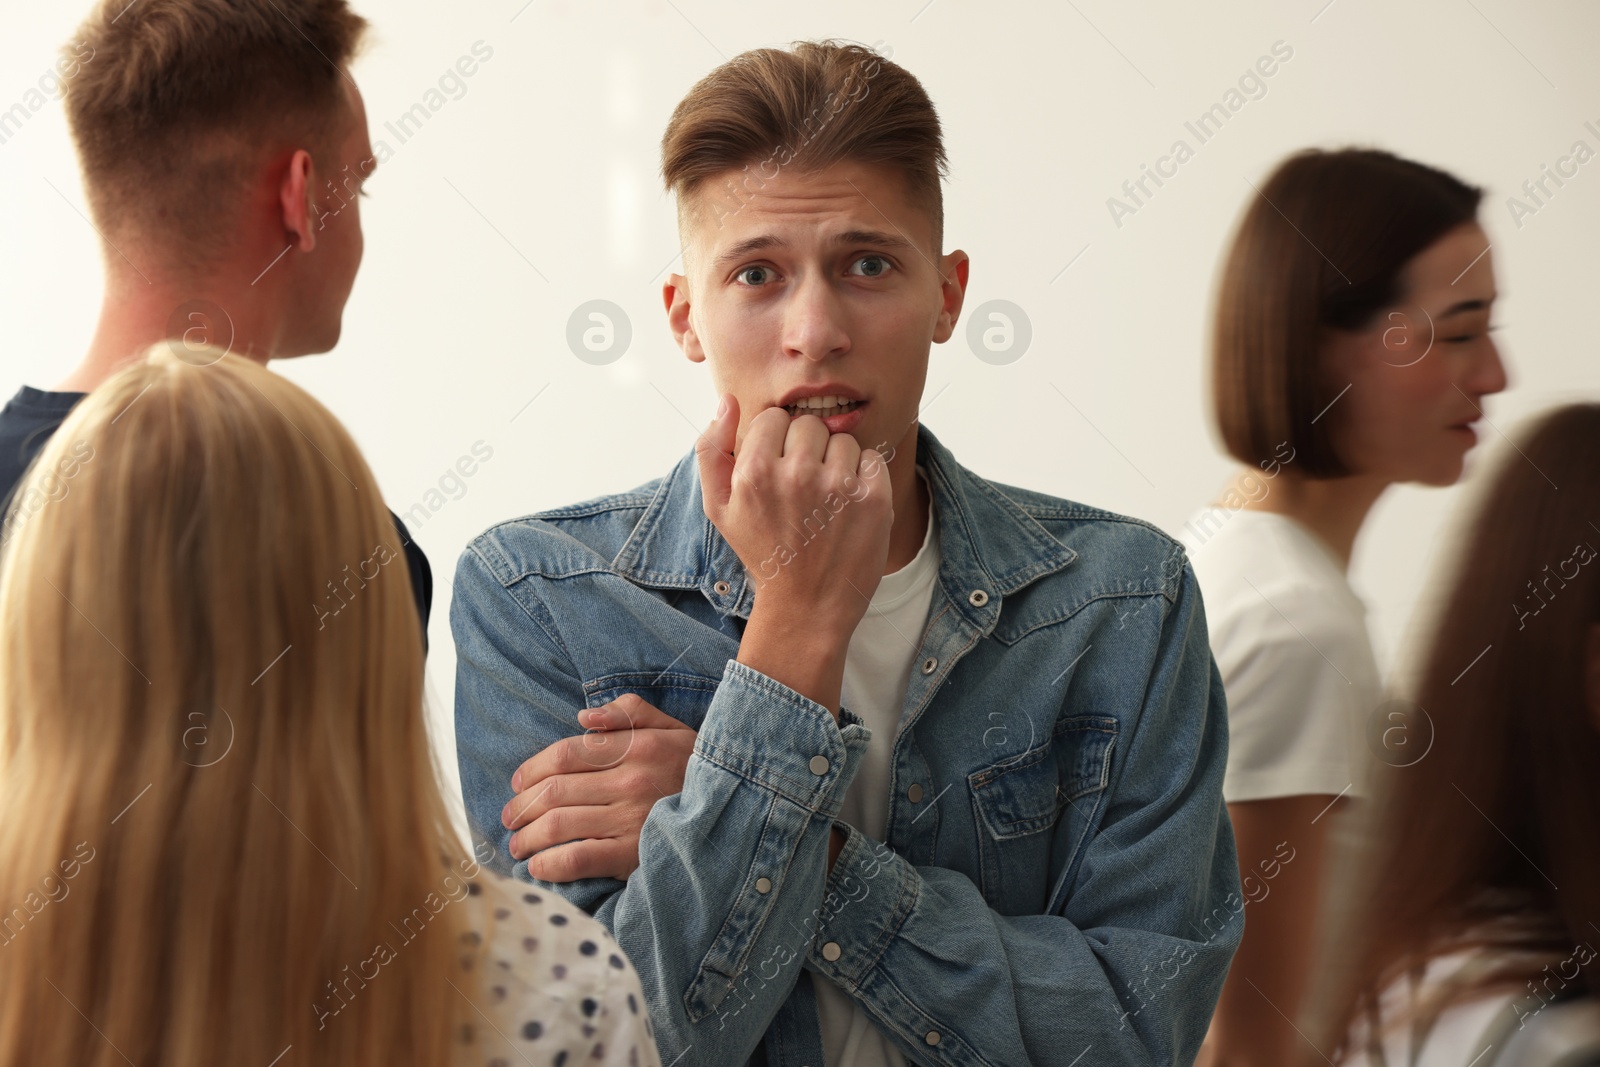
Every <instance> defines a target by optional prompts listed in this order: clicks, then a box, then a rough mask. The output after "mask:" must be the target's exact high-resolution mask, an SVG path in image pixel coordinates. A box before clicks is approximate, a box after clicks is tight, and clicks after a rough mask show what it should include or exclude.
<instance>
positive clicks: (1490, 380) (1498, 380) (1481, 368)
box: [1466, 337, 1511, 396]
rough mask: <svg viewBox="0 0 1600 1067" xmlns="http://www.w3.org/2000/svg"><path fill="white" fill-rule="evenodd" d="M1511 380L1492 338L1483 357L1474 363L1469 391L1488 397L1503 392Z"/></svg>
mask: <svg viewBox="0 0 1600 1067" xmlns="http://www.w3.org/2000/svg"><path fill="white" fill-rule="evenodd" d="M1510 380H1511V378H1510V375H1509V374H1508V373H1507V372H1506V365H1505V363H1504V361H1502V360H1501V358H1500V349H1499V347H1498V346H1497V345H1496V344H1495V343H1494V339H1493V338H1492V337H1491V338H1489V340H1488V343H1487V344H1486V345H1484V354H1483V356H1482V357H1481V358H1480V359H1478V360H1476V361H1474V363H1473V366H1472V370H1471V372H1470V373H1469V375H1468V377H1467V382H1466V385H1467V391H1468V392H1470V393H1472V394H1474V395H1476V396H1488V395H1489V394H1490V393H1498V392H1502V391H1503V390H1504V389H1505V387H1506V386H1507V385H1508V384H1509V383H1510Z"/></svg>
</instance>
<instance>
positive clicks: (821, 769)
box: [809, 756, 828, 774]
mask: <svg viewBox="0 0 1600 1067" xmlns="http://www.w3.org/2000/svg"><path fill="white" fill-rule="evenodd" d="M809 766H810V767H811V773H812V774H827V773H828V757H827V756H812V757H811V763H810V764H809Z"/></svg>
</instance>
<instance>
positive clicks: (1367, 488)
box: [1244, 471, 1389, 571]
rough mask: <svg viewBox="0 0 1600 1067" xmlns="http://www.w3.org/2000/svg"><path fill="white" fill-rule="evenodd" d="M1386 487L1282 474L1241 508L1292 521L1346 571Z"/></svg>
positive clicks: (1359, 478) (1376, 481)
mask: <svg viewBox="0 0 1600 1067" xmlns="http://www.w3.org/2000/svg"><path fill="white" fill-rule="evenodd" d="M1388 487H1389V482H1387V481H1385V480H1383V479H1381V478H1376V477H1368V476H1363V475H1353V476H1351V477H1347V478H1302V477H1297V476H1295V475H1292V474H1290V473H1289V472H1288V471H1284V472H1283V473H1282V474H1280V475H1279V477H1278V480H1277V481H1275V482H1274V483H1272V488H1271V491H1270V492H1268V493H1267V495H1266V496H1264V497H1262V498H1261V499H1260V500H1253V501H1250V502H1248V503H1246V504H1245V505H1244V508H1245V510H1247V511H1270V512H1272V513H1274V514H1277V515H1287V516H1288V517H1289V518H1291V519H1294V520H1296V521H1297V522H1299V523H1300V524H1301V525H1303V526H1305V527H1306V528H1308V529H1309V530H1310V531H1311V532H1312V533H1313V534H1315V535H1316V536H1317V537H1318V538H1319V539H1321V541H1322V542H1323V543H1324V544H1326V545H1327V546H1328V548H1329V550H1330V551H1332V552H1333V554H1334V556H1335V557H1336V558H1337V559H1338V560H1339V562H1340V564H1341V565H1342V566H1343V567H1344V569H1345V570H1346V571H1348V570H1349V569H1350V556H1351V554H1352V551H1353V550H1354V548H1355V541H1356V535H1357V534H1359V533H1360V532H1361V526H1362V524H1363V523H1364V522H1366V521H1367V515H1368V514H1369V513H1370V512H1371V511H1372V505H1373V504H1375V503H1377V501H1378V497H1379V496H1381V495H1382V494H1383V491H1384V490H1385V489H1387V488H1388Z"/></svg>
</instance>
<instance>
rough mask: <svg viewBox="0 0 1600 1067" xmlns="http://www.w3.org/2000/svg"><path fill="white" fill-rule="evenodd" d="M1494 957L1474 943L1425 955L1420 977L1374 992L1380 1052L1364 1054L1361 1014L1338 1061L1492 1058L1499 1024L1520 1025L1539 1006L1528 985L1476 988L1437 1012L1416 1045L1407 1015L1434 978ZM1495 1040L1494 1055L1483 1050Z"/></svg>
mask: <svg viewBox="0 0 1600 1067" xmlns="http://www.w3.org/2000/svg"><path fill="white" fill-rule="evenodd" d="M1494 959H1495V957H1491V956H1484V955H1483V954H1482V953H1481V952H1480V951H1479V950H1475V949H1467V950H1462V951H1456V952H1451V953H1448V954H1446V955H1441V956H1435V957H1434V958H1433V959H1431V960H1429V961H1428V965H1427V967H1426V968H1425V969H1424V971H1423V973H1422V976H1421V980H1420V981H1417V982H1413V981H1411V980H1410V979H1408V978H1404V977H1402V978H1400V979H1397V980H1396V981H1395V982H1394V983H1393V984H1392V985H1390V986H1389V987H1388V988H1387V989H1385V990H1384V991H1383V994H1382V996H1381V997H1379V1010H1380V1012H1381V1014H1382V1022H1380V1026H1381V1028H1382V1029H1383V1030H1384V1031H1385V1033H1384V1035H1383V1039H1382V1042H1381V1044H1380V1047H1381V1048H1382V1049H1383V1058H1382V1059H1374V1058H1372V1057H1370V1056H1369V1055H1368V1054H1367V1051H1366V1049H1367V1042H1368V1035H1369V1033H1370V1028H1369V1026H1368V1023H1367V1022H1366V1021H1365V1020H1360V1021H1357V1022H1356V1023H1355V1025H1353V1026H1352V1027H1351V1029H1350V1036H1351V1041H1352V1052H1353V1055H1352V1056H1350V1057H1349V1058H1347V1059H1345V1060H1343V1061H1341V1064H1340V1067H1467V1065H1468V1064H1473V1065H1476V1067H1481V1065H1482V1064H1485V1063H1494V1062H1497V1058H1496V1057H1497V1056H1498V1055H1499V1051H1500V1050H1503V1048H1504V1045H1505V1042H1504V1040H1503V1032H1504V1030H1505V1029H1506V1028H1507V1027H1518V1028H1520V1026H1524V1025H1526V1024H1527V1023H1528V1022H1529V1021H1530V1020H1533V1019H1535V1018H1537V1017H1538V1016H1539V1015H1540V1014H1541V1013H1542V1011H1543V1010H1544V1007H1543V1002H1542V1001H1541V1000H1540V999H1539V998H1538V997H1536V996H1535V995H1534V994H1533V993H1530V992H1528V991H1527V990H1522V991H1511V992H1506V991H1505V990H1504V989H1501V990H1498V991H1490V992H1477V993H1475V994H1473V995H1471V996H1469V997H1466V998H1464V999H1462V1000H1461V1001H1460V1002H1459V1003H1456V1004H1453V1005H1451V1006H1450V1007H1448V1008H1446V1009H1445V1010H1444V1011H1442V1012H1440V1013H1439V1017H1438V1019H1437V1020H1435V1022H1434V1024H1433V1027H1432V1028H1431V1029H1430V1030H1428V1032H1427V1033H1426V1034H1425V1035H1423V1037H1422V1042H1421V1044H1420V1046H1418V1045H1414V1044H1413V1040H1412V1035H1411V1029H1412V1028H1411V1025H1410V1021H1409V1020H1410V1019H1411V1017H1412V1014H1413V1012H1414V1009H1415V1007H1416V1006H1417V1005H1418V1004H1419V1003H1420V1002H1421V1001H1422V1000H1423V999H1424V998H1426V997H1427V996H1428V995H1429V994H1431V993H1432V992H1433V991H1434V988H1435V987H1436V986H1437V984H1438V983H1440V982H1442V981H1445V980H1447V979H1450V978H1452V977H1457V976H1458V972H1460V971H1461V969H1462V967H1463V966H1465V965H1466V964H1467V963H1468V962H1469V961H1470V962H1472V963H1473V964H1474V965H1478V964H1482V963H1485V962H1490V961H1492V960H1494ZM1496 1044H1499V1045H1500V1050H1496V1055H1495V1056H1486V1055H1485V1054H1486V1053H1487V1052H1489V1051H1490V1050H1491V1049H1490V1048H1486V1047H1485V1046H1490V1047H1493V1046H1495V1045H1496ZM1541 1062H1543V1061H1541Z"/></svg>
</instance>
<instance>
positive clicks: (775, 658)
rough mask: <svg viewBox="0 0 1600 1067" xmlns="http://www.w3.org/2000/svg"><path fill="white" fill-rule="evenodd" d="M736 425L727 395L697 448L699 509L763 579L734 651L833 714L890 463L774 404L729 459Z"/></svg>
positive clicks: (881, 519) (878, 540)
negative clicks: (700, 502) (737, 646)
mask: <svg viewBox="0 0 1600 1067" xmlns="http://www.w3.org/2000/svg"><path fill="white" fill-rule="evenodd" d="M853 415H854V413H853V412H852V413H846V414H843V415H835V416H831V417H832V418H852V417H853ZM738 428H739V402H738V399H737V398H735V397H734V396H732V395H731V394H729V395H727V396H726V397H725V398H724V403H723V406H722V408H721V409H720V411H719V414H718V416H717V418H716V419H715V420H713V421H712V423H711V425H710V427H709V428H707V430H706V432H705V433H704V434H703V435H701V437H700V439H699V441H697V442H696V444H695V452H696V457H697V459H698V462H699V466H700V487H701V499H702V503H703V505H704V507H705V512H706V517H707V518H709V519H710V520H711V521H712V523H713V524H714V525H715V526H716V527H717V529H718V530H719V531H720V532H721V534H722V536H723V538H724V539H726V540H727V542H728V544H729V546H730V547H732V548H733V550H734V552H735V553H736V554H737V555H738V557H739V559H740V561H741V562H742V563H743V564H744V565H745V569H746V571H748V572H749V573H750V574H751V575H752V577H753V578H754V579H757V580H759V581H760V583H761V584H760V585H759V592H758V593H757V596H756V602H755V606H754V607H753V608H752V610H751V614H750V621H749V623H748V624H747V625H746V627H745V635H744V639H743V641H742V642H741V644H740V649H739V661H740V662H741V663H745V664H746V665H748V666H750V667H753V668H754V669H756V670H759V671H761V672H762V673H763V674H766V675H768V676H769V677H771V678H773V679H775V680H777V681H779V682H782V683H783V684H785V685H788V686H789V687H790V688H792V689H794V690H796V691H797V692H799V693H802V694H803V695H805V696H808V697H810V698H811V699H813V700H815V701H817V702H818V703H820V704H823V705H825V706H827V707H828V708H829V710H830V711H832V712H833V713H834V715H835V716H837V715H838V707H839V689H840V686H841V684H842V680H843V676H844V654H845V651H846V650H847V649H848V647H849V643H850V635H851V634H852V633H854V632H855V628H856V624H857V623H859V622H860V621H861V617H862V616H863V615H864V614H866V609H867V607H868V605H869V604H870V603H871V600H872V594H873V592H874V591H875V590H876V589H877V587H878V582H879V580H880V579H881V578H882V577H883V571H884V566H885V564H886V562H887V560H888V555H889V533H890V530H891V528H892V527H893V523H894V510H893V494H892V492H891V487H890V482H889V467H888V464H887V463H886V462H885V461H884V458H883V456H882V455H880V454H879V453H878V452H877V451H876V450H874V449H870V448H869V449H862V448H861V446H860V445H859V444H858V443H857V442H856V439H855V438H854V437H852V436H851V435H850V434H848V433H844V432H837V433H830V432H829V428H828V426H827V425H825V424H824V422H823V420H822V419H820V418H806V417H804V416H791V414H790V412H789V411H787V410H786V409H784V408H781V407H770V408H767V409H766V410H764V411H762V412H761V413H760V414H758V415H756V416H755V418H753V419H751V420H750V424H749V426H748V427H746V429H745V434H744V440H743V441H742V442H740V445H739V451H738V455H737V456H736V457H735V456H733V454H732V453H733V450H734V445H735V439H736V438H737V435H738Z"/></svg>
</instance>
